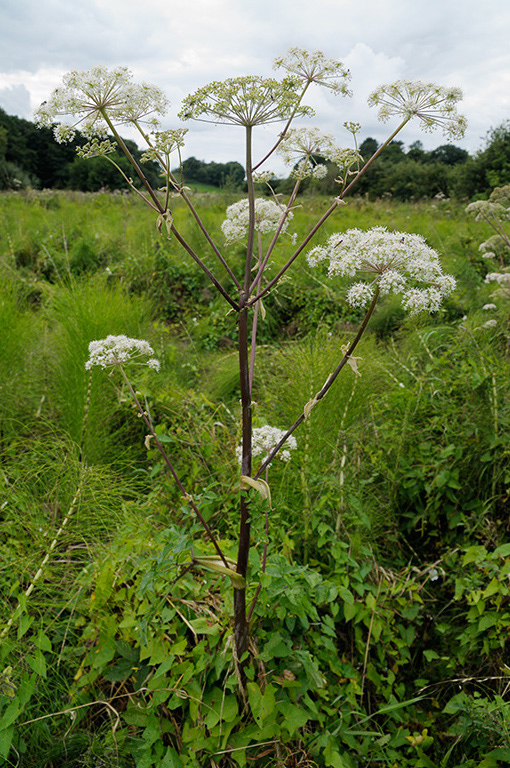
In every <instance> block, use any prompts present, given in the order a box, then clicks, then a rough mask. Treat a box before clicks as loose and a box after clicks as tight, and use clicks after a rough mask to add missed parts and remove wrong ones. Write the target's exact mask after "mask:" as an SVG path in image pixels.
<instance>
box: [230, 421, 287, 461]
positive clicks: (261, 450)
mask: <svg viewBox="0 0 510 768" xmlns="http://www.w3.org/2000/svg"><path fill="white" fill-rule="evenodd" d="M285 434H286V433H285V432H284V430H283V429H278V427H270V426H269V424H266V425H265V426H263V427H257V428H256V429H254V430H253V435H252V456H253V457H255V456H264V457H265V456H268V455H269V454H270V453H271V451H272V450H273V448H276V446H277V445H278V443H279V442H280V440H281V439H282V438H283V437H284V436H285ZM284 445H285V446H286V448H283V449H281V450H280V451H279V452H278V453H277V454H276V455H277V458H279V459H280V461H290V452H291V451H293V450H295V449H296V448H297V442H296V438H295V437H294V436H293V435H290V436H289V437H288V438H287V440H286V441H285V443H284ZM242 455H243V449H242V446H240V445H238V446H237V448H236V456H237V460H238V462H239V464H241V461H242Z"/></svg>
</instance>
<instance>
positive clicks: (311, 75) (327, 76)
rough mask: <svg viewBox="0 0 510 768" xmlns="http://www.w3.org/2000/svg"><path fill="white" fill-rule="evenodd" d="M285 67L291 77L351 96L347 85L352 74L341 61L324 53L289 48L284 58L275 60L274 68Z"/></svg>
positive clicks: (280, 57)
mask: <svg viewBox="0 0 510 768" xmlns="http://www.w3.org/2000/svg"><path fill="white" fill-rule="evenodd" d="M280 67H283V69H286V70H287V72H290V74H291V75H294V76H296V77H299V78H301V80H304V81H305V82H306V83H307V84H308V83H318V84H319V85H324V86H325V87H326V88H330V89H331V90H332V91H333V93H336V94H340V95H341V96H350V95H351V91H350V90H349V88H348V87H347V83H348V82H349V80H350V79H351V74H350V72H349V70H348V69H346V68H345V67H344V65H343V64H342V62H341V61H336V60H335V59H328V58H327V57H326V56H324V54H323V53H322V51H306V50H304V49H303V48H298V47H297V46H296V47H293V48H289V50H288V51H287V53H286V54H285V55H284V56H279V57H278V58H276V59H275V60H274V68H275V69H278V68H280Z"/></svg>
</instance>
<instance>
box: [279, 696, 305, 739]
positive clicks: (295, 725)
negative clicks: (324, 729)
mask: <svg viewBox="0 0 510 768" xmlns="http://www.w3.org/2000/svg"><path fill="white" fill-rule="evenodd" d="M278 708H279V711H280V712H281V713H282V715H283V716H284V718H285V720H284V721H283V724H282V728H284V729H285V730H286V731H287V732H288V734H289V736H294V734H295V732H296V731H297V730H298V729H299V728H303V727H304V726H305V725H306V724H307V722H308V720H309V719H310V717H311V715H310V713H307V712H306V711H305V710H304V709H302V708H301V707H298V706H297V705H296V704H292V703H291V702H290V701H284V702H282V703H281V704H280V705H279V707H278Z"/></svg>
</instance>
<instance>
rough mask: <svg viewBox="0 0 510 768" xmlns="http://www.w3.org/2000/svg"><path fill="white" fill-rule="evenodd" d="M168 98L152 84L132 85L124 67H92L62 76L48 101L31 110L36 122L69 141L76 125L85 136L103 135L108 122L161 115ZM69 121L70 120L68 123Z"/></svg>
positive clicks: (60, 139) (128, 73) (120, 121)
mask: <svg viewBox="0 0 510 768" xmlns="http://www.w3.org/2000/svg"><path fill="white" fill-rule="evenodd" d="M167 107H168V101H167V99H166V97H165V96H164V95H163V92H162V91H161V90H160V89H159V88H157V87H156V86H154V85H149V84H147V83H140V84H136V83H133V81H132V75H131V72H130V71H129V69H128V68H127V67H115V68H113V69H108V68H106V67H100V66H98V67H93V68H92V69H91V70H89V71H73V72H69V73H68V74H66V75H64V78H63V85H62V86H61V87H60V88H56V89H55V90H54V91H53V93H52V95H51V97H50V98H49V100H48V101H46V102H44V103H43V104H41V106H40V107H39V109H38V110H36V112H35V119H36V123H37V125H40V126H41V125H44V126H48V127H51V126H52V125H53V124H54V123H57V122H61V121H62V119H63V121H62V122H61V124H60V125H58V126H57V127H56V129H55V136H56V139H57V141H60V142H64V141H71V140H72V139H73V138H74V136H75V133H76V126H78V125H79V126H80V131H81V132H82V133H83V134H84V135H85V136H87V137H88V138H93V137H94V136H98V135H99V136H105V135H106V132H107V131H108V129H109V128H110V124H109V122H108V121H110V122H111V123H112V124H119V123H136V122H138V121H140V120H142V119H144V118H146V117H147V116H148V115H153V120H152V122H153V124H154V125H156V124H157V120H156V119H155V117H154V116H155V115H156V114H159V115H163V114H164V113H165V111H166V109H167ZM70 120H72V122H69V121H70Z"/></svg>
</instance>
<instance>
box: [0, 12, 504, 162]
mask: <svg viewBox="0 0 510 768" xmlns="http://www.w3.org/2000/svg"><path fill="white" fill-rule="evenodd" d="M509 28H510V4H507V3H502V2H501V0H484V3H480V2H479V0H385V2H384V3H381V2H380V0H357V2H356V3H353V2H352V0H314V1H313V2H311V3H306V4H305V3H296V2H295V0H257V3H247V2H242V0H241V1H240V0H187V2H186V3H176V2H172V0H144V2H142V3H141V2H139V1H138V0H136V2H135V0H80V2H79V3H70V2H69V1H68V0H44V1H43V2H41V0H37V1H36V0H4V1H3V3H2V4H1V7H0V106H2V107H3V108H5V109H6V110H7V111H9V112H12V113H14V114H18V115H20V116H22V117H25V118H30V117H31V114H30V111H29V103H30V109H32V108H34V107H37V106H38V105H39V104H40V103H41V102H42V101H43V100H45V99H46V98H47V97H48V95H49V94H50V93H51V91H52V90H53V88H54V87H56V86H57V85H58V83H59V81H60V78H61V76H62V74H63V73H64V72H65V71H68V70H70V69H88V68H89V67H91V66H93V65H94V64H105V65H110V66H113V65H128V66H129V67H130V68H131V69H132V70H133V72H134V74H135V77H136V78H137V79H143V80H146V81H149V82H154V83H156V84H157V85H159V86H160V87H162V88H163V89H164V90H165V92H166V93H167V95H168V96H169V98H170V100H171V102H172V110H171V113H170V115H169V118H168V124H169V125H170V124H172V125H175V124H176V115H177V112H178V109H179V104H180V101H181V99H182V98H183V96H184V95H186V94H187V93H189V92H190V91H193V90H195V89H196V88H197V87H199V86H200V85H203V84H204V83H206V82H209V81H211V80H215V79H223V78H225V77H228V76H235V75H240V74H253V73H259V74H262V75H265V76H269V75H271V74H272V70H271V62H272V59H273V58H274V56H276V55H278V54H280V53H282V52H284V51H285V50H286V48H288V47H289V46H290V45H299V46H302V47H305V48H309V49H321V50H324V51H325V52H326V54H327V55H329V56H333V57H336V58H340V59H342V60H343V61H344V62H345V63H346V64H347V65H348V66H349V67H350V69H351V72H352V87H353V91H354V97H353V98H352V99H349V100H347V99H339V98H335V97H334V96H332V95H331V94H329V93H327V92H317V91H316V92H315V95H311V103H312V106H314V107H315V109H316V111H317V118H316V120H315V123H316V124H319V125H321V126H322V127H323V128H324V130H330V131H332V132H333V133H335V135H336V136H337V138H338V140H339V141H340V142H342V143H343V142H345V141H347V138H348V137H347V136H346V134H345V131H344V130H343V128H342V123H343V122H344V120H357V121H358V122H360V123H361V124H362V126H363V129H362V138H365V137H366V136H368V135H371V136H373V137H374V138H376V139H377V140H378V141H382V140H383V138H384V137H385V135H386V133H385V128H384V127H383V126H381V125H380V124H379V123H378V122H377V120H376V116H375V114H374V112H373V111H371V110H369V109H368V107H367V105H366V98H367V96H368V95H369V93H370V92H371V91H372V90H373V89H374V88H375V87H376V86H377V85H379V84H381V83H383V82H391V81H392V80H395V79H397V78H408V79H420V80H424V81H437V82H439V83H441V84H443V85H459V86H460V87H462V88H463V90H464V92H465V104H464V110H463V111H465V113H466V114H467V116H468V119H469V120H470V128H469V131H468V134H467V136H466V139H465V140H464V141H462V142H457V143H458V144H459V145H460V146H463V147H465V148H466V149H469V150H470V151H475V150H476V149H478V148H479V147H480V145H481V142H482V137H483V136H485V134H486V133H487V131H488V129H489V128H490V127H491V126H495V125H498V124H500V123H501V122H502V121H503V120H505V119H507V118H508V117H510V96H509V94H510V88H509V85H510V52H509V48H508V40H507V32H508V29H509ZM27 93H28V94H29V95H30V96H29V98H28V96H27ZM274 131H276V132H277V128H276V129H274V130H273V133H274ZM269 133H270V130H269V129H268V131H264V132H262V133H260V137H261V138H260V144H261V143H262V140H263V139H265V137H266V134H269ZM401 138H402V140H403V141H404V143H405V144H410V143H412V142H413V141H415V140H417V139H420V140H422V141H423V143H424V146H425V147H426V148H428V149H430V148H433V147H435V146H438V145H440V144H442V143H445V140H444V139H443V137H442V136H441V135H440V134H437V133H436V134H432V135H429V134H423V133H422V132H421V131H420V130H419V126H418V125H417V124H409V126H407V127H406V131H405V134H402V136H401ZM187 146H188V150H189V154H195V155H196V156H198V157H200V158H202V159H205V160H213V159H214V160H218V161H225V160H230V159H236V160H239V161H240V162H243V156H242V131H239V132H238V131H236V129H235V128H223V127H221V128H216V127H214V126H203V125H200V124H196V125H190V134H189V140H188V145H187Z"/></svg>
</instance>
